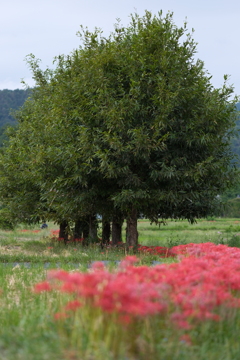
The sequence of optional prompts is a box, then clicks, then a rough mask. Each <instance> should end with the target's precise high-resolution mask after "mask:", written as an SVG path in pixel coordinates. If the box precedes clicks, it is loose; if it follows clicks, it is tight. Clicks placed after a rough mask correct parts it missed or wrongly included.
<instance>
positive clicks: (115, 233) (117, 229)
mask: <svg viewBox="0 0 240 360" xmlns="http://www.w3.org/2000/svg"><path fill="white" fill-rule="evenodd" d="M122 225H123V218H122V216H121V215H120V214H118V215H114V216H113V220H112V244H113V245H117V244H118V243H120V242H122Z"/></svg>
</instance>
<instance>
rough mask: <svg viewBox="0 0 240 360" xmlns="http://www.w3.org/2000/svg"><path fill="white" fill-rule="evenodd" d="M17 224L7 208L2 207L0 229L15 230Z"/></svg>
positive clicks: (0, 210)
mask: <svg viewBox="0 0 240 360" xmlns="http://www.w3.org/2000/svg"><path fill="white" fill-rule="evenodd" d="M15 225H16V224H15V222H14V221H13V220H12V218H11V215H10V213H9V211H8V210H7V209H6V208H3V209H0V229H2V230H13V229H14V227H15Z"/></svg>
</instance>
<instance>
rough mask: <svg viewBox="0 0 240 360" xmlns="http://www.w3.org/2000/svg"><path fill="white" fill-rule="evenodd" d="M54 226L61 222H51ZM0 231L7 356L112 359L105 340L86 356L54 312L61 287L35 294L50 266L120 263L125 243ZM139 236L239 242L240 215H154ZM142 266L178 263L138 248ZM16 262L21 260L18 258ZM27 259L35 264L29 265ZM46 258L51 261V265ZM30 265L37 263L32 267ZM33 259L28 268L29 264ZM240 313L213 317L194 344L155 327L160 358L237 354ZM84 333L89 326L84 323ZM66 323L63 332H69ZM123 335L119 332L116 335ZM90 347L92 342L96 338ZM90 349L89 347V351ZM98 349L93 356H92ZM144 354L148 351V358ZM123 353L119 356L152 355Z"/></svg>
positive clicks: (169, 241)
mask: <svg viewBox="0 0 240 360" xmlns="http://www.w3.org/2000/svg"><path fill="white" fill-rule="evenodd" d="M49 228H50V229H51V228H54V225H52V224H50V225H49ZM20 230H21V228H19V229H16V230H14V231H1V230H0V288H1V291H2V292H1V294H0V305H1V306H0V360H13V359H14V360H50V359H51V360H55V359H58V360H61V359H67V360H77V359H83V360H102V359H106V360H113V359H114V358H113V357H112V356H111V354H109V353H106V349H105V347H104V344H101V343H98V344H95V347H96V346H98V349H95V350H94V349H92V355H91V356H90V355H89V356H87V355H86V357H79V353H78V347H77V346H76V343H75V342H74V341H73V342H72V339H71V337H66V331H65V330H66V329H67V331H69V332H71V326H70V325H69V326H70V327H69V328H66V329H65V330H64V329H62V330H61V328H59V324H58V323H57V322H56V321H54V319H53V314H54V312H56V311H57V308H58V306H59V302H61V299H60V298H59V294H57V293H51V295H48V294H40V295H36V294H34V293H33V292H32V288H33V286H34V284H36V283H37V282H40V281H43V280H44V279H45V278H46V274H47V271H48V269H50V268H56V267H59V266H60V267H61V268H63V269H65V270H67V271H76V270H80V271H86V270H87V269H88V267H89V265H90V264H91V263H92V262H93V261H96V260H103V261H108V266H109V267H110V269H115V267H116V261H119V260H121V259H122V258H123V257H125V255H126V253H125V250H124V249H123V248H119V249H113V250H112V249H108V248H106V249H101V248H100V247H99V246H98V245H94V246H89V247H82V246H81V245H79V244H70V245H67V246H65V245H63V244H59V243H58V242H56V241H53V240H52V239H51V236H50V233H49V230H47V231H44V232H39V233H33V232H21V231H20ZM138 230H139V243H141V244H142V245H149V246H150V245H155V246H158V245H159V246H174V245H178V244H182V243H190V242H197V243H200V242H207V241H212V242H215V243H228V244H229V245H231V246H240V221H239V220H238V219H221V218H216V219H214V220H212V221H207V220H204V219H203V220H199V221H198V222H197V223H196V224H192V225H191V224H189V223H188V222H187V221H180V222H174V221H169V222H168V224H167V225H161V226H160V227H158V226H156V225H154V224H153V225H150V224H149V222H148V221H147V220H140V221H139V224H138ZM139 258H140V263H139V264H140V265H141V264H145V265H151V264H152V261H157V260H160V261H161V262H172V261H176V260H175V259H170V258H169V259H159V258H158V256H156V255H144V254H139ZM13 263H19V264H17V265H16V264H15V265H16V266H14V264H13ZM25 263H28V264H25ZM46 263H47V264H48V268H46ZM29 264H30V266H29ZM27 266H29V267H27ZM239 326H240V315H239V314H237V315H235V317H234V321H232V322H230V323H222V322H220V323H214V324H213V323H206V324H205V325H204V326H201V327H199V328H198V329H197V330H194V332H193V333H192V337H193V339H195V341H194V344H193V345H191V346H190V345H187V344H186V343H184V342H179V340H176V338H175V333H174V329H170V328H168V327H166V328H164V333H163V332H162V331H163V330H162V328H161V329H160V328H158V326H157V325H156V328H155V330H154V331H155V335H154V336H155V338H156V339H157V341H156V346H155V347H156V348H155V350H154V351H155V355H154V358H155V359H156V360H158V359H159V360H160V359H164V360H187V359H189V358H191V360H206V359H208V360H238V359H240V344H239V339H238V338H239V336H238V330H237V329H238V328H239ZM77 329H78V336H79V337H80V338H81V339H83V338H84V336H86V334H85V335H84V333H83V332H82V329H81V327H78V328H77ZM63 330H64V331H63ZM116 336H117V334H116ZM89 346H90V347H91V346H93V344H90V345H89ZM139 346H141V344H140V345H139ZM86 354H87V353H86ZM93 354H94V355H93ZM144 356H145V357H144ZM146 358H149V359H150V358H151V357H148V355H147V354H145V355H144V353H143V355H142V357H141V358H138V359H136V358H131V359H130V358H129V359H127V358H126V356H125V355H123V354H121V356H120V355H119V359H120V360H145V359H146Z"/></svg>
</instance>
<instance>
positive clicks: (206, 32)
mask: <svg viewBox="0 0 240 360" xmlns="http://www.w3.org/2000/svg"><path fill="white" fill-rule="evenodd" d="M145 10H149V11H151V12H152V13H153V14H157V13H158V11H159V10H163V14H164V15H165V14H166V13H167V12H168V11H172V12H173V13H174V16H173V19H174V22H175V24H176V25H178V26H182V25H183V23H184V21H185V20H186V19H187V23H188V28H189V30H191V29H192V28H194V30H195V33H194V39H195V41H196V42H197V43H198V46H197V50H198V53H197V57H198V58H199V59H201V60H203V61H204V63H205V69H206V70H207V71H208V72H209V73H210V75H212V76H213V77H212V84H213V86H214V87H221V86H222V84H223V75H224V74H228V75H230V76H231V77H230V81H229V83H230V84H233V85H234V88H235V93H236V94H237V95H240V69H239V67H240V65H239V64H240V46H239V37H240V1H239V0H228V1H227V0H161V1H160V0H159V1H158V0H146V1H143V0H119V1H115V0H85V1H84V0H21V1H20V0H7V1H5V0H0V48H1V51H0V90H1V89H17V88H19V89H21V88H23V86H22V84H21V79H24V80H25V81H26V82H27V83H28V84H29V86H32V85H33V84H34V83H33V81H32V79H31V72H30V70H29V68H28V66H27V64H26V62H25V57H26V56H27V55H28V54H30V53H33V54H34V55H35V56H36V57H37V58H40V59H41V60H42V63H41V68H42V69H45V68H46V67H47V66H48V67H50V68H52V67H53V64H52V62H53V59H54V57H55V56H57V55H59V54H65V55H67V54H70V53H71V51H72V50H74V49H76V48H78V47H79V45H80V40H79V38H78V37H77V35H76V33H77V31H78V30H79V29H80V25H83V26H87V27H88V28H89V30H91V31H92V30H94V28H95V27H100V28H101V29H102V30H103V32H104V35H108V34H109V33H110V32H111V31H112V30H113V28H114V26H113V25H114V23H115V22H116V19H117V18H120V19H121V23H122V24H123V25H125V26H126V25H128V24H129V22H130V18H129V15H130V14H131V13H135V12H137V13H138V14H139V15H141V16H142V15H143V14H144V12H145Z"/></svg>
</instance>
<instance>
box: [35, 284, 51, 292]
mask: <svg viewBox="0 0 240 360" xmlns="http://www.w3.org/2000/svg"><path fill="white" fill-rule="evenodd" d="M51 290H52V287H51V285H50V284H49V282H47V281H43V282H41V283H38V284H36V285H35V287H34V292H35V293H40V292H43V291H51Z"/></svg>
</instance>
